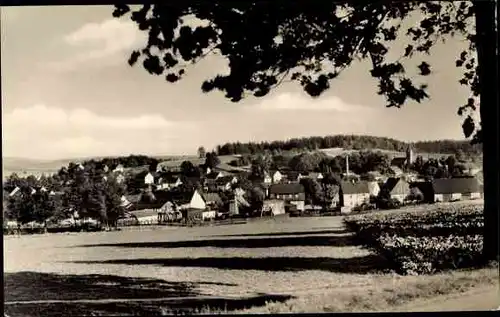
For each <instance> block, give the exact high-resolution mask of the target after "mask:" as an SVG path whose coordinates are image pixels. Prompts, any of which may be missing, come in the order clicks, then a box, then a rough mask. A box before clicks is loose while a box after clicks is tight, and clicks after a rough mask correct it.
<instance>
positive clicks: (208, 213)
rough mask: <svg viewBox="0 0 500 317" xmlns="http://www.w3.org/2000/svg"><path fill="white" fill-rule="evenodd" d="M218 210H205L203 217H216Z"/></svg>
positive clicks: (207, 218) (205, 218) (204, 218)
mask: <svg viewBox="0 0 500 317" xmlns="http://www.w3.org/2000/svg"><path fill="white" fill-rule="evenodd" d="M216 214H217V212H216V211H215V210H205V211H203V212H202V214H201V217H202V219H203V220H204V221H205V220H210V219H215V215H216Z"/></svg>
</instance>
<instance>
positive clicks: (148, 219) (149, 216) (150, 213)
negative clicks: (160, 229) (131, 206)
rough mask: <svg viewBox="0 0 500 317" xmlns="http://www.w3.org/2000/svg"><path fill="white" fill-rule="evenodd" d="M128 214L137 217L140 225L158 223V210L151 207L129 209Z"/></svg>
mask: <svg viewBox="0 0 500 317" xmlns="http://www.w3.org/2000/svg"><path fill="white" fill-rule="evenodd" d="M130 214H132V215H133V217H134V218H135V219H137V222H138V224H140V225H156V224H158V211H156V210H153V209H144V210H137V211H131V212H130Z"/></svg>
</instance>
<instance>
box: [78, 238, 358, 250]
mask: <svg viewBox="0 0 500 317" xmlns="http://www.w3.org/2000/svg"><path fill="white" fill-rule="evenodd" d="M355 245H358V243H357V242H356V239H354V237H353V236H302V237H286V238H284V237H278V238H273V237H269V238H257V239H255V238H254V239H213V240H187V241H158V242H130V243H114V244H104V243H103V244H87V245H79V246H77V247H86V248H93V247H119V248H168V249H173V248H203V247H214V248H273V247H292V246H293V247H294V246H304V247H316V246H328V247H345V246H355ZM72 248H73V247H72Z"/></svg>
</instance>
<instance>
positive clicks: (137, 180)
mask: <svg viewBox="0 0 500 317" xmlns="http://www.w3.org/2000/svg"><path fill="white" fill-rule="evenodd" d="M208 155H209V156H212V155H213V156H214V157H215V156H216V155H215V153H214V154H212V153H208ZM202 156H203V155H202ZM416 159H417V158H416V155H415V153H414V149H413V148H412V147H408V148H407V151H406V155H405V156H402V157H393V158H392V160H391V162H390V164H391V166H390V170H389V173H387V174H386V175H384V174H382V173H380V172H377V171H368V172H367V173H366V175H368V176H369V177H366V176H364V177H360V175H357V174H355V173H354V172H352V171H350V168H349V155H345V156H344V157H343V160H344V163H345V166H344V167H343V172H342V173H341V174H340V175H333V174H332V173H328V172H327V173H324V172H323V173H322V172H320V171H296V170H291V169H290V168H289V167H287V166H283V167H282V168H279V169H269V170H265V169H261V173H260V174H259V175H253V174H255V173H256V172H255V166H253V165H255V164H257V163H255V162H253V163H252V164H253V165H252V164H250V165H248V166H238V167H236V166H234V165H242V164H227V163H223V162H220V161H218V162H216V163H215V164H211V165H212V166H208V165H207V162H206V161H207V160H206V159H203V157H200V158H199V159H197V160H192V161H182V162H171V161H164V162H159V163H158V164H156V168H155V169H154V168H153V167H152V166H147V165H146V166H139V167H125V166H124V165H123V164H117V165H116V166H111V167H108V166H107V165H102V166H101V169H102V171H101V173H102V177H103V179H104V180H106V181H107V179H108V177H109V178H110V180H111V179H113V180H114V181H115V182H116V183H117V184H118V185H123V184H125V183H129V184H132V185H130V186H129V188H128V189H127V190H126V191H125V192H123V194H122V195H121V196H120V209H121V212H120V215H119V217H118V219H117V221H116V223H115V226H117V227H124V226H135V225H140V226H142V225H167V224H170V225H175V224H178V225H181V224H184V225H185V224H189V225H193V224H202V223H207V222H213V221H221V220H228V219H233V218H248V217H277V216H278V217H279V216H283V215H289V216H307V215H341V214H342V215H347V214H354V213H360V212H368V211H375V210H377V209H396V208H399V207H401V206H404V205H415V204H423V203H438V202H453V201H461V200H475V199H481V198H482V195H483V194H482V193H483V190H482V184H481V183H480V181H479V180H478V179H477V178H476V177H475V175H476V174H477V173H478V172H479V170H478V169H475V170H467V171H465V172H464V173H462V174H461V175H460V176H456V177H448V178H434V179H428V178H426V177H424V176H423V175H418V173H415V172H414V171H412V169H411V168H410V167H411V166H412V165H413V164H414V163H415V161H416ZM419 159H420V160H421V158H419ZM238 160H242V156H241V155H234V156H233V161H232V162H233V163H234V162H235V161H236V162H237V161H238ZM172 163H174V164H172ZM175 163H180V164H175ZM195 164H197V165H198V166H196V167H195ZM74 166H76V169H79V170H82V171H83V170H85V167H84V165H82V164H81V163H78V164H74ZM252 166H253V167H252ZM186 169H187V171H186ZM192 169H196V170H198V171H199V172H198V173H199V174H198V175H196V173H195V174H192V173H190V172H189V171H190V170H192ZM252 169H253V171H252ZM257 174H258V172H257ZM327 174H328V175H327ZM249 179H251V180H252V181H251V182H249V181H248V180H249ZM311 184H312V185H311ZM315 186H316V187H315ZM30 190H31V194H35V193H36V192H37V191H38V192H47V191H48V192H49V193H48V195H49V196H53V197H57V196H58V195H59V196H63V194H64V193H62V192H60V191H59V192H58V191H57V190H56V189H54V188H47V187H46V186H41V187H39V188H33V187H30ZM256 190H257V194H256V193H255V191H256ZM313 191H317V192H318V193H314V192H313ZM19 194H21V190H20V188H19V187H16V188H14V189H13V190H12V191H11V192H9V193H6V192H5V191H4V206H5V207H6V208H8V206H7V205H5V203H6V201H8V200H9V198H13V197H15V196H16V195H19ZM318 195H320V196H321V199H315V196H318ZM249 196H251V197H249ZM256 196H257V197H256ZM6 208H4V210H5V209H6ZM4 214H5V211H4ZM65 214H66V215H70V216H69V217H66V218H65V219H61V217H59V219H57V221H50V220H51V219H49V221H48V222H45V223H42V222H40V221H38V222H37V221H31V222H28V223H24V224H19V223H17V221H13V220H14V219H11V220H10V221H8V222H7V224H6V227H7V230H4V231H5V232H7V233H8V232H12V230H9V229H12V228H16V227H17V228H18V229H19V228H20V227H21V225H22V227H24V228H26V227H27V228H31V229H32V231H33V230H35V229H36V228H45V230H47V228H46V227H47V225H48V227H49V228H48V229H49V231H50V230H52V231H61V230H63V231H64V230H71V229H75V228H77V227H78V228H81V227H82V222H83V223H85V226H83V227H86V228H94V229H95V228H101V226H100V222H101V219H93V218H92V217H88V216H83V217H80V215H79V210H74V211H73V212H68V211H66V212H65ZM47 223H48V224H47ZM35 231H36V230H35Z"/></svg>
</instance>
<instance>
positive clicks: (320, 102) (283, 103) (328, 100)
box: [247, 93, 370, 112]
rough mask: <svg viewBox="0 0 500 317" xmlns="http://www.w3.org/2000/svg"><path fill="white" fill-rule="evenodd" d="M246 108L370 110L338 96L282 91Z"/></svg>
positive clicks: (267, 109) (268, 109)
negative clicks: (312, 96) (314, 97)
mask: <svg viewBox="0 0 500 317" xmlns="http://www.w3.org/2000/svg"><path fill="white" fill-rule="evenodd" d="M247 109H249V110H250V109H255V110H266V111H286V110H306V111H337V112H357V111H366V110H370V108H368V107H364V106H360V105H353V104H348V103H346V102H344V101H343V100H342V99H340V98H338V97H334V96H333V97H322V98H317V99H313V98H311V97H309V96H305V95H304V94H298V93H295V94H294V93H282V94H279V95H276V96H273V97H271V98H269V99H267V100H263V101H262V102H260V103H259V104H257V105H249V106H248V108H247Z"/></svg>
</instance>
